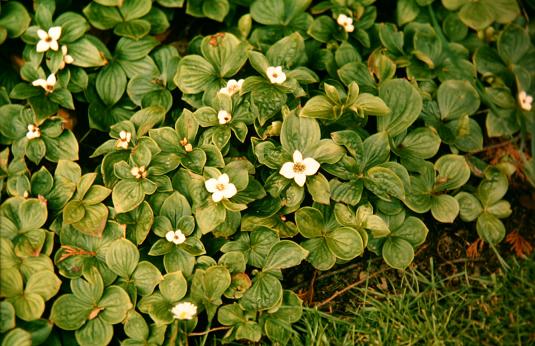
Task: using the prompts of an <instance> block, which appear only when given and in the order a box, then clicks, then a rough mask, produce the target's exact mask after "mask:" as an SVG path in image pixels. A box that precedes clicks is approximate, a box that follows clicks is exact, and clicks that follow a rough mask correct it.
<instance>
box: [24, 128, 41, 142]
mask: <svg viewBox="0 0 535 346" xmlns="http://www.w3.org/2000/svg"><path fill="white" fill-rule="evenodd" d="M39 137H41V130H39V128H38V127H37V126H35V125H34V124H30V125H28V132H26V138H28V139H34V138H39Z"/></svg>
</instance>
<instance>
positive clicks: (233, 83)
mask: <svg viewBox="0 0 535 346" xmlns="http://www.w3.org/2000/svg"><path fill="white" fill-rule="evenodd" d="M242 85H243V79H240V80H238V81H237V80H235V79H230V80H229V81H228V82H227V86H226V87H224V88H221V89H219V92H220V93H221V94H226V95H228V96H232V95H234V94H235V93H237V92H239V91H240V90H241V87H242Z"/></svg>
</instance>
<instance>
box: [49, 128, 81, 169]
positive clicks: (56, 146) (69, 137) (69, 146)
mask: <svg viewBox="0 0 535 346" xmlns="http://www.w3.org/2000/svg"><path fill="white" fill-rule="evenodd" d="M43 140H44V142H45V145H46V159H47V160H49V161H52V162H58V161H59V160H73V161H74V160H78V140H77V139H76V137H75V136H74V133H72V131H70V130H64V131H63V132H62V134H61V135H60V136H58V137H56V138H47V137H44V138H43Z"/></svg>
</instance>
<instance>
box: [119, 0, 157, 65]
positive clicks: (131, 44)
mask: <svg viewBox="0 0 535 346" xmlns="http://www.w3.org/2000/svg"><path fill="white" fill-rule="evenodd" d="M142 1H144V0H142ZM158 45H159V42H158V41H157V40H156V39H155V38H154V37H152V36H147V37H143V38H142V39H139V40H132V39H130V38H126V37H123V38H121V39H120V40H119V42H117V47H116V48H115V55H116V58H117V59H119V60H123V61H124V60H126V61H135V60H140V59H142V58H146V57H147V55H148V54H149V53H150V51H151V50H152V49H153V48H154V47H156V46H158ZM151 61H152V60H151ZM123 68H124V66H123ZM127 74H128V72H127Z"/></svg>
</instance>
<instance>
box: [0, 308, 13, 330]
mask: <svg viewBox="0 0 535 346" xmlns="http://www.w3.org/2000/svg"><path fill="white" fill-rule="evenodd" d="M13 328H15V308H13V305H11V303H9V302H7V301H5V300H4V301H1V302H0V333H6V332H7V331H8V330H10V329H13Z"/></svg>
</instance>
